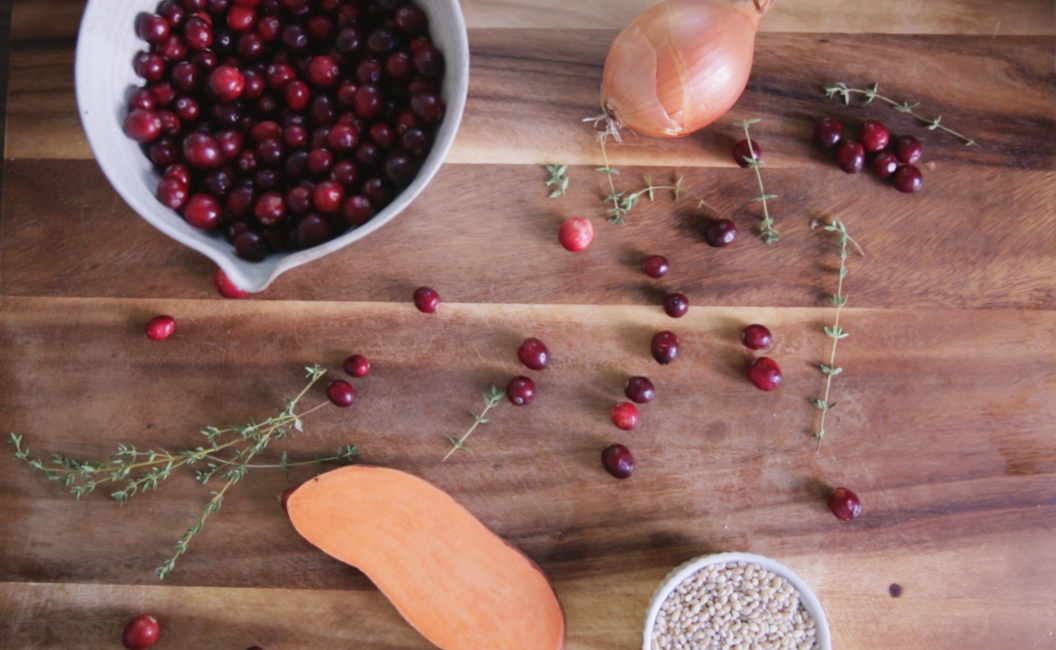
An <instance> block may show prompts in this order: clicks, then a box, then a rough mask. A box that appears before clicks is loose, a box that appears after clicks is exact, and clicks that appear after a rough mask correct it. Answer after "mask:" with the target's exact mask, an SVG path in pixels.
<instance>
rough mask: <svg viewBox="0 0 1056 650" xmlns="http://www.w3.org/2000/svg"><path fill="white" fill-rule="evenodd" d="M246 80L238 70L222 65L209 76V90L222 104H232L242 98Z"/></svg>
mask: <svg viewBox="0 0 1056 650" xmlns="http://www.w3.org/2000/svg"><path fill="white" fill-rule="evenodd" d="M245 88H246V78H245V77H244V76H242V73H241V72H239V71H238V68H233V67H231V66H226V65H222V66H220V67H219V68H217V69H216V70H213V74H211V75H210V76H209V89H210V90H212V91H213V94H214V95H216V97H217V99H219V100H220V101H222V102H233V101H235V100H236V99H238V98H239V97H241V96H242V92H243V91H244V90H245Z"/></svg>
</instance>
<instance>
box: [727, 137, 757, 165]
mask: <svg viewBox="0 0 1056 650" xmlns="http://www.w3.org/2000/svg"><path fill="white" fill-rule="evenodd" d="M749 156H750V158H749ZM762 157H763V151H762V149H760V148H759V143H758V142H755V141H754V140H753V141H752V151H751V153H750V154H749V152H748V140H741V141H740V142H738V143H737V144H735V145H733V161H734V162H735V163H737V164H738V165H740V166H741V167H748V162H749V160H750V159H751V160H759V159H760V158H762Z"/></svg>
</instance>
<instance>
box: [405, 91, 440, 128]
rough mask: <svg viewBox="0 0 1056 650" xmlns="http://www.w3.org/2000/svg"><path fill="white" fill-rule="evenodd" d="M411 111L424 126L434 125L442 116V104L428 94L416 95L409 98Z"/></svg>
mask: <svg viewBox="0 0 1056 650" xmlns="http://www.w3.org/2000/svg"><path fill="white" fill-rule="evenodd" d="M411 111H412V112H413V113H414V115H415V117H417V118H419V119H421V120H422V121H423V122H425V123H426V124H436V123H437V122H439V121H440V118H442V117H443V116H444V102H442V101H440V97H438V96H437V95H433V94H430V93H417V94H415V95H414V96H412V97H411Z"/></svg>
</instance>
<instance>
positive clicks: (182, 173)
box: [161, 163, 191, 185]
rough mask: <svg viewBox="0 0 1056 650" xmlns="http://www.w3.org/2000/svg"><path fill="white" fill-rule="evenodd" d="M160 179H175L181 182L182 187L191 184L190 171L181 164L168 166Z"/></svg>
mask: <svg viewBox="0 0 1056 650" xmlns="http://www.w3.org/2000/svg"><path fill="white" fill-rule="evenodd" d="M161 177H162V178H175V179H176V180H178V181H181V182H182V183H183V184H184V185H190V184H191V170H190V168H188V167H187V165H184V164H183V163H176V164H175V165H169V166H168V167H166V168H165V171H164V172H162V174H161Z"/></svg>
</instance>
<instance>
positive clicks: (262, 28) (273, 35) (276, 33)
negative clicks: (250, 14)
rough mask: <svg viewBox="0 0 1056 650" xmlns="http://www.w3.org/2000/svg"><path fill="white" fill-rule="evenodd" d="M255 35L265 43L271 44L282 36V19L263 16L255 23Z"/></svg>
mask: <svg viewBox="0 0 1056 650" xmlns="http://www.w3.org/2000/svg"><path fill="white" fill-rule="evenodd" d="M257 33H258V34H260V37H261V38H263V39H264V40H265V41H267V42H269V43H272V42H274V41H277V40H279V37H280V36H281V35H282V19H281V18H279V17H278V16H263V17H261V19H260V22H258V23H257Z"/></svg>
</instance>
